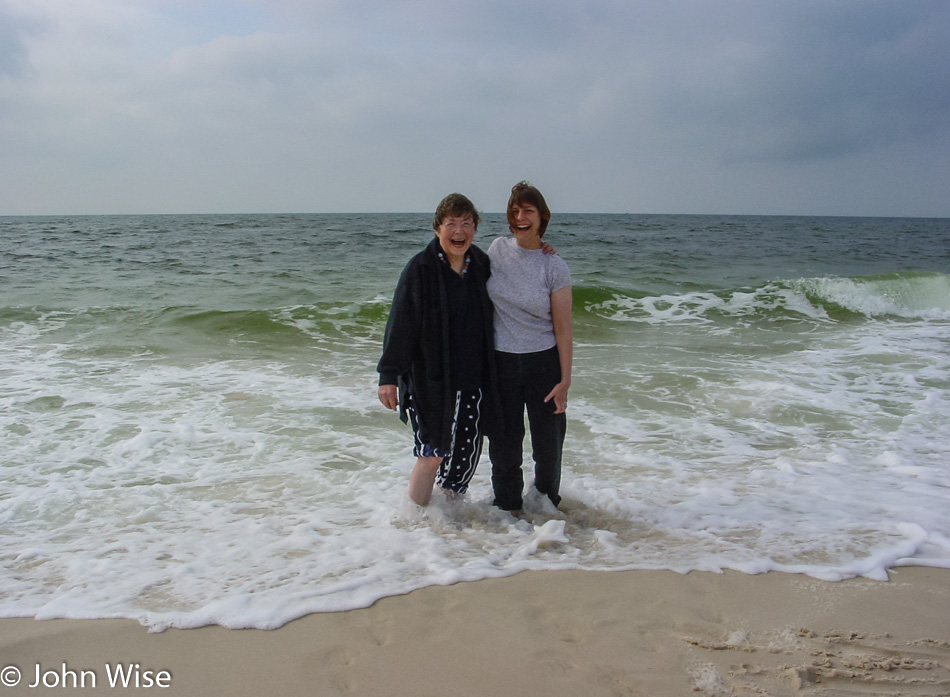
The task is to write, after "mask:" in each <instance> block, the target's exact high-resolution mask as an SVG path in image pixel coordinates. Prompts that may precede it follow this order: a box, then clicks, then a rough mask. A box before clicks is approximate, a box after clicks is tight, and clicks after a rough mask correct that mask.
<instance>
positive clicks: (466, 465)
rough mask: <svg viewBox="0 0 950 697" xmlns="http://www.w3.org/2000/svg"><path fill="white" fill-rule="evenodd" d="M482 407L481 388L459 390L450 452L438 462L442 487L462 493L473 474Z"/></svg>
mask: <svg viewBox="0 0 950 697" xmlns="http://www.w3.org/2000/svg"><path fill="white" fill-rule="evenodd" d="M481 407H482V391H481V390H470V391H465V392H460V393H459V396H458V399H457V400H456V408H455V421H454V425H453V429H452V433H453V438H452V455H451V456H449V457H447V458H445V459H444V460H442V464H441V465H439V474H438V478H437V481H438V484H439V486H441V487H442V488H443V489H449V490H451V491H456V492H458V493H460V494H464V493H465V491H466V490H467V489H468V485H469V482H471V481H472V477H473V476H475V468H476V467H478V460H479V458H480V457H481V454H482V433H481Z"/></svg>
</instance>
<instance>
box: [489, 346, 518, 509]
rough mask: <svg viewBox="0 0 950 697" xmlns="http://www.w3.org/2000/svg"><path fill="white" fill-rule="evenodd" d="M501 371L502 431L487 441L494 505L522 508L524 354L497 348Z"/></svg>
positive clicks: (496, 355) (496, 354)
mask: <svg viewBox="0 0 950 697" xmlns="http://www.w3.org/2000/svg"><path fill="white" fill-rule="evenodd" d="M495 364H496V368H497V371H498V389H499V392H500V397H501V405H500V406H501V421H502V423H503V426H504V428H503V433H502V434H499V435H495V436H492V437H491V438H489V441H488V455H489V457H490V458H491V483H492V489H493V490H494V493H495V499H494V501H493V502H492V503H493V505H495V506H497V507H498V508H501V509H502V510H505V511H517V510H521V508H522V507H523V505H524V503H523V501H522V498H521V495H522V491H523V490H524V475H523V474H522V472H521V463H522V460H523V458H524V451H523V442H524V434H525V430H524V408H525V403H524V382H523V379H522V376H521V357H520V356H519V355H518V354H514V353H505V352H503V351H495Z"/></svg>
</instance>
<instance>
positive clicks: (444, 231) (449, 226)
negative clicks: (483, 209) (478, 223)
mask: <svg viewBox="0 0 950 697" xmlns="http://www.w3.org/2000/svg"><path fill="white" fill-rule="evenodd" d="M435 236H436V237H438V238H439V244H440V245H442V251H443V252H445V255H446V256H447V257H448V258H449V262H450V263H452V265H453V266H455V265H456V264H461V263H463V262H464V261H465V253H466V252H468V248H469V247H471V246H472V238H474V237H475V221H474V220H472V216H471V214H468V213H466V214H465V215H450V216H446V217H445V218H443V219H442V222H441V223H440V224H439V227H437V228H436V230H435Z"/></svg>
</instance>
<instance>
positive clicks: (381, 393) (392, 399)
mask: <svg viewBox="0 0 950 697" xmlns="http://www.w3.org/2000/svg"><path fill="white" fill-rule="evenodd" d="M376 395H377V396H378V397H379V401H380V403H382V405H383V406H384V407H386V408H387V409H395V408H396V407H398V406H399V397H398V392H397V391H396V386H395V385H380V386H379V389H378V390H376Z"/></svg>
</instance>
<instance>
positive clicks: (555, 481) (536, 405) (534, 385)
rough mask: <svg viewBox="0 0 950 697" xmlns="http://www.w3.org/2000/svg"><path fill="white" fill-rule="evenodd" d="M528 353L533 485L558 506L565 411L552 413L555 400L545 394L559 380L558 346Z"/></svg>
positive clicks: (565, 427)
mask: <svg viewBox="0 0 950 697" xmlns="http://www.w3.org/2000/svg"><path fill="white" fill-rule="evenodd" d="M530 356H531V358H530V364H529V365H526V366H525V370H526V382H527V385H526V387H525V403H526V407H527V411H528V424H529V427H530V430H531V450H532V459H533V460H534V486H535V488H536V489H537V490H538V491H540V492H541V493H542V494H545V495H546V496H547V497H548V498H549V499H550V500H551V503H553V504H554V505H555V506H557V505H558V504H559V503H560V502H561V497H560V495H559V493H558V492H559V491H560V488H561V453H562V452H563V449H564V436H565V435H566V433H567V415H566V414H555V413H554V411H555V409H556V406H555V404H554V400H551V401H549V402H545V401H544V398H545V397H547V396H548V394H550V392H551V390H552V389H554V386H555V385H557V384H558V383H559V382H560V381H561V364H560V360H559V357H558V351H557V348H553V349H550V350H549V351H544V352H541V353H536V354H530Z"/></svg>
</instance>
